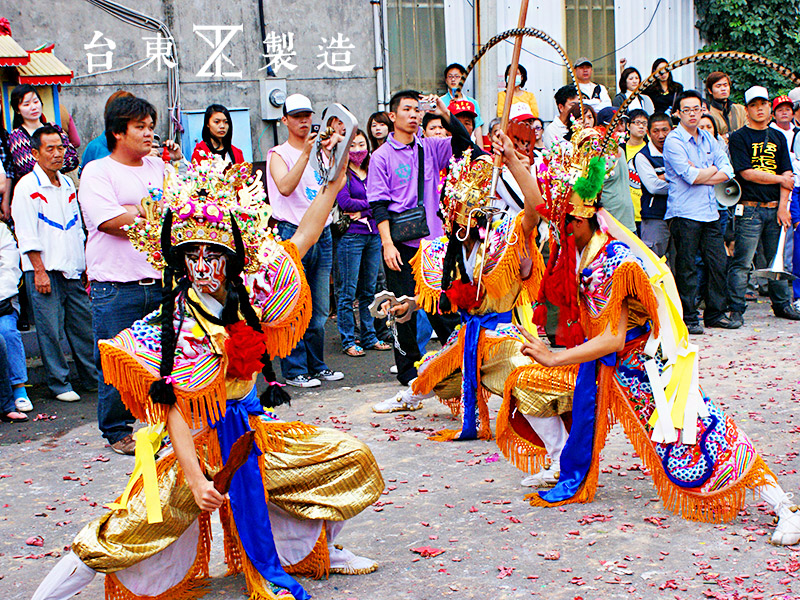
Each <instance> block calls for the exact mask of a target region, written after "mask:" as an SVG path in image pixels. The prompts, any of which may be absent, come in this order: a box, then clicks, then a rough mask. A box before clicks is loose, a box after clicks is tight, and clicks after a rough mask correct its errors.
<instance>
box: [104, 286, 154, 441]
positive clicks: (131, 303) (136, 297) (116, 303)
mask: <svg viewBox="0 0 800 600" xmlns="http://www.w3.org/2000/svg"><path fill="white" fill-rule="evenodd" d="M91 299H92V332H93V333H94V361H95V366H96V367H97V388H98V389H97V426H98V427H99V428H100V431H101V432H102V433H103V437H104V438H106V440H108V443H109V444H114V443H116V442H118V441H119V440H121V439H122V438H124V437H125V436H127V435H130V434H131V433H132V432H133V427H131V426H132V425H133V422H134V421H135V419H134V418H133V415H131V413H130V411H129V410H128V409H127V408H125V405H124V404H123V403H122V400H121V399H120V397H119V392H118V391H117V390H116V389H114V387H113V386H110V385H108V384H106V382H105V380H104V379H103V367H102V365H101V363H100V349H99V346H98V345H97V342H98V341H100V340H107V339H110V338H113V337H114V336H116V335H117V334H118V333H119V332H120V331H122V330H123V329H127V328H128V327H130V326H131V325H133V322H134V321H136V320H138V319H141V318H143V317H144V316H145V315H148V314H150V313H151V312H153V311H154V310H156V309H157V308H158V307H159V305H160V304H161V285H160V284H158V283H157V284H155V285H139V284H138V283H137V282H133V283H111V282H106V281H93V282H92V291H91Z"/></svg>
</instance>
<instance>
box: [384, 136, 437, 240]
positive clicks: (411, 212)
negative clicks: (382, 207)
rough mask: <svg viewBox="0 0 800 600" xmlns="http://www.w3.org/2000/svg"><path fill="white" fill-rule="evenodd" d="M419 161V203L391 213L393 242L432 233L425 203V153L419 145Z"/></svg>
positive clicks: (390, 226) (390, 229)
mask: <svg viewBox="0 0 800 600" xmlns="http://www.w3.org/2000/svg"><path fill="white" fill-rule="evenodd" d="M418 157H419V163H418V168H417V205H416V206H415V207H414V208H409V209H408V210H404V211H403V212H401V213H392V212H390V213H389V215H390V216H389V231H390V232H391V235H392V241H393V242H410V241H413V240H420V239H422V238H426V237H428V236H429V235H430V233H431V232H430V230H429V229H428V217H427V215H426V214H425V206H424V205H423V200H424V194H423V188H424V186H425V153H424V151H423V146H422V144H420V145H419V155H418Z"/></svg>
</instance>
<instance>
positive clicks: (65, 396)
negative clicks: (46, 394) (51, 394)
mask: <svg viewBox="0 0 800 600" xmlns="http://www.w3.org/2000/svg"><path fill="white" fill-rule="evenodd" d="M80 399H81V397H80V396H78V393H77V392H74V391H72V390H70V391H68V392H62V393H60V394H58V395H57V396H56V400H60V401H61V402H77V401H78V400H80Z"/></svg>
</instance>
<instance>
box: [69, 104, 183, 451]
mask: <svg viewBox="0 0 800 600" xmlns="http://www.w3.org/2000/svg"><path fill="white" fill-rule="evenodd" d="M156 116H157V115H156V110H155V108H153V105H152V104H150V103H149V102H147V101H146V100H143V99H141V98H118V99H117V100H115V101H114V102H112V103H111V104H110V105H109V107H108V109H107V111H106V122H105V125H106V141H107V142H108V148H109V150H111V155H110V156H107V157H105V158H101V159H99V160H95V161H92V162H91V163H89V164H88V165H87V166H86V168H85V169H84V170H83V173H82V175H81V185H80V190H79V199H80V204H81V211H82V212H83V220H84V222H85V223H86V228H87V230H88V234H89V235H88V238H87V242H86V272H87V275H88V277H89V282H90V284H91V300H92V330H93V333H94V345H95V349H94V354H95V363H96V364H97V370H98V393H97V424H98V426H99V427H100V431H101V432H102V433H103V437H104V438H106V440H108V443H109V444H110V445H111V448H112V449H113V450H114V452H117V453H118V454H130V455H132V454H133V453H134V448H135V442H134V441H133V437H132V435H131V434H132V433H133V428H132V425H133V422H134V420H135V419H134V418H133V416H132V415H131V414H130V412H129V411H128V410H127V409H126V408H125V406H124V405H123V404H122V400H121V399H120V396H119V392H117V390H115V389H114V388H113V387H112V386H110V385H106V383H105V381H104V379H103V371H102V365H101V364H100V352H99V351H98V348H97V342H98V340H102V339H108V338H113V337H114V336H115V335H117V334H118V333H119V332H120V331H122V330H123V329H126V328H127V327H130V326H131V325H132V324H133V322H134V321H136V320H137V319H141V318H142V317H144V316H145V315H147V314H149V313H151V312H152V311H154V310H156V309H157V308H158V306H159V304H160V302H161V274H160V273H159V272H158V271H156V270H155V269H153V267H151V266H150V263H148V262H147V259H146V258H145V255H144V254H142V253H141V252H139V251H138V250H136V249H134V247H133V246H132V245H131V242H130V240H129V239H128V235H127V234H126V233H125V231H124V230H123V227H124V226H125V225H130V224H132V223H133V220H134V218H135V217H136V216H137V215H140V214H141V210H142V208H141V201H142V199H143V198H145V197H146V196H148V195H149V193H150V192H149V190H150V189H153V188H163V185H164V161H163V160H162V159H161V158H159V157H158V156H150V154H151V151H152V149H153V130H154V128H155V124H156ZM164 145H165V146H166V147H167V148H168V149H169V153H170V159H171V160H178V159H180V157H181V152H180V148H178V146H177V145H176V144H175V143H174V142H172V141H171V140H169V141H167V142H166V143H165V144H164Z"/></svg>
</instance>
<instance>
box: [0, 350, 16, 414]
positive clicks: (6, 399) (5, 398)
mask: <svg viewBox="0 0 800 600" xmlns="http://www.w3.org/2000/svg"><path fill="white" fill-rule="evenodd" d="M16 410H17V408H16V406H14V393H13V392H12V391H11V382H10V380H9V377H8V351H7V350H6V341H5V339H4V338H3V336H0V414H3V415H7V414H8V413H10V412H15V411H16Z"/></svg>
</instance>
